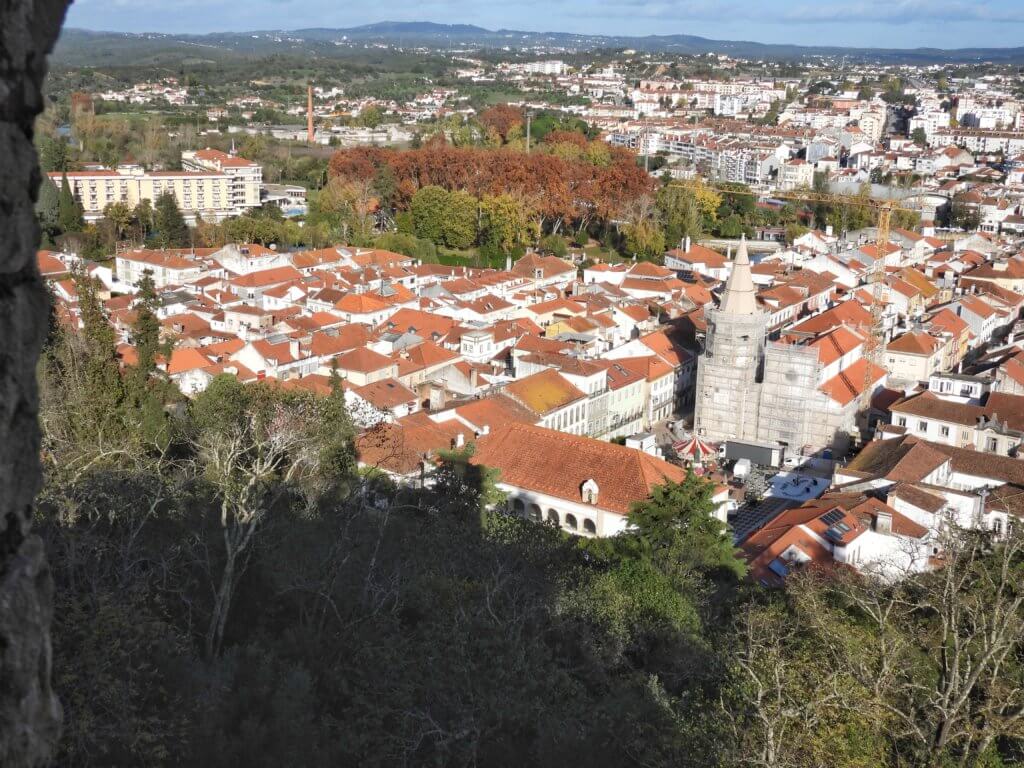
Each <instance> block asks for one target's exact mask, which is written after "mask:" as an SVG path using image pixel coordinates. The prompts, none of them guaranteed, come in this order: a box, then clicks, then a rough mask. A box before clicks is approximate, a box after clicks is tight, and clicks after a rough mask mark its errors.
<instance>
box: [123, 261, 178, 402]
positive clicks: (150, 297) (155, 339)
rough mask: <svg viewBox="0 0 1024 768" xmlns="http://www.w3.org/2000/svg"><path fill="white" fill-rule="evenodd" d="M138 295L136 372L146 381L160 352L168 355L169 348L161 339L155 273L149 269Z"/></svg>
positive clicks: (135, 340) (139, 286) (140, 282)
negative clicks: (154, 280)
mask: <svg viewBox="0 0 1024 768" xmlns="http://www.w3.org/2000/svg"><path fill="white" fill-rule="evenodd" d="M138 289H139V292H138V297H137V300H136V302H135V322H134V323H133V325H132V341H133V342H134V343H135V350H136V353H137V356H138V363H137V365H136V374H137V376H138V377H139V379H140V381H141V382H143V386H144V382H146V381H147V380H148V379H149V377H150V375H152V373H153V371H155V370H156V357H157V355H158V354H163V355H165V356H166V355H167V354H168V352H169V349H167V347H166V345H164V344H162V343H161V341H160V320H159V319H158V318H157V314H156V313H157V309H158V306H159V305H158V298H159V297H158V296H157V292H156V285H155V284H154V282H153V274H152V272H150V271H149V270H148V269H147V270H146V271H145V272H144V273H143V275H142V278H141V279H140V280H139V284H138Z"/></svg>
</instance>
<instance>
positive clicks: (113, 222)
mask: <svg viewBox="0 0 1024 768" xmlns="http://www.w3.org/2000/svg"><path fill="white" fill-rule="evenodd" d="M103 218H104V219H105V220H106V221H107V223H108V224H109V225H110V227H111V230H112V231H113V234H114V239H115V240H121V239H123V238H124V236H125V234H126V233H127V232H128V229H129V228H130V227H131V225H132V218H133V215H132V209H131V207H130V206H129V205H128V203H108V204H107V207H106V208H104V209H103Z"/></svg>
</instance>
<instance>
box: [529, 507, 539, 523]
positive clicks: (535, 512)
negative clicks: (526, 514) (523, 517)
mask: <svg viewBox="0 0 1024 768" xmlns="http://www.w3.org/2000/svg"><path fill="white" fill-rule="evenodd" d="M530 519H531V520H535V521H537V522H538V523H539V522H540V521H541V514H540V507H539V506H537V505H536V504H531V505H530Z"/></svg>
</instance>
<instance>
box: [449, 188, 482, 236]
mask: <svg viewBox="0 0 1024 768" xmlns="http://www.w3.org/2000/svg"><path fill="white" fill-rule="evenodd" d="M477 208H478V203H477V199H476V198H475V197H473V196H472V195H471V194H469V192H465V191H462V190H459V191H456V192H452V193H450V194H449V195H448V204H447V214H446V215H445V217H444V220H443V222H442V226H441V230H442V234H443V236H444V244H445V245H447V246H448V247H449V248H456V249H459V250H462V249H464V248H469V246H471V245H472V244H473V243H474V242H475V241H476V222H477Z"/></svg>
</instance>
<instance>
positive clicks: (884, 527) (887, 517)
mask: <svg viewBox="0 0 1024 768" xmlns="http://www.w3.org/2000/svg"><path fill="white" fill-rule="evenodd" d="M875 533H881V534H885V535H886V536H888V535H890V534H891V533H892V514H891V513H889V512H878V513H877V514H876V515H875Z"/></svg>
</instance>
